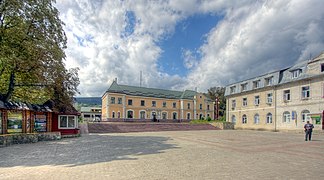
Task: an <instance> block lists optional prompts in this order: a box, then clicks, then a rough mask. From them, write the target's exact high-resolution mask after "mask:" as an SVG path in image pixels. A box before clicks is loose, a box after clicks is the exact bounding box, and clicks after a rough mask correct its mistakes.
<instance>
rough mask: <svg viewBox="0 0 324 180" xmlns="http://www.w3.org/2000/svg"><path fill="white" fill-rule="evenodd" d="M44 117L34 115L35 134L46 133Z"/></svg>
mask: <svg viewBox="0 0 324 180" xmlns="http://www.w3.org/2000/svg"><path fill="white" fill-rule="evenodd" d="M46 125H47V121H46V115H36V116H35V126H34V128H35V131H37V132H46Z"/></svg>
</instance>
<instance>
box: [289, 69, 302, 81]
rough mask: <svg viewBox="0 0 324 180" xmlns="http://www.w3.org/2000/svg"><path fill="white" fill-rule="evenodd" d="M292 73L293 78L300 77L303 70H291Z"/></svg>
mask: <svg viewBox="0 0 324 180" xmlns="http://www.w3.org/2000/svg"><path fill="white" fill-rule="evenodd" d="M291 73H292V78H293V79H294V78H298V77H299V76H300V73H301V70H300V69H297V70H294V71H292V72H291Z"/></svg>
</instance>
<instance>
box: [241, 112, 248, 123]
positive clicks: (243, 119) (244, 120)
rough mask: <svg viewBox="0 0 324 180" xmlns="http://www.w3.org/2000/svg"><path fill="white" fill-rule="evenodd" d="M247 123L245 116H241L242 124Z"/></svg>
mask: <svg viewBox="0 0 324 180" xmlns="http://www.w3.org/2000/svg"><path fill="white" fill-rule="evenodd" d="M246 123H247V117H246V115H245V114H244V115H243V116H242V124H246Z"/></svg>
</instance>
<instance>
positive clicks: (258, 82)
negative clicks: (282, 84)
mask: <svg viewBox="0 0 324 180" xmlns="http://www.w3.org/2000/svg"><path fill="white" fill-rule="evenodd" d="M258 88H261V80H256V81H253V89H258Z"/></svg>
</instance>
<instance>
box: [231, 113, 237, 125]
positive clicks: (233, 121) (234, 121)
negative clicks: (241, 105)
mask: <svg viewBox="0 0 324 180" xmlns="http://www.w3.org/2000/svg"><path fill="white" fill-rule="evenodd" d="M231 121H232V123H233V124H236V116H235V115H232V117H231Z"/></svg>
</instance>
